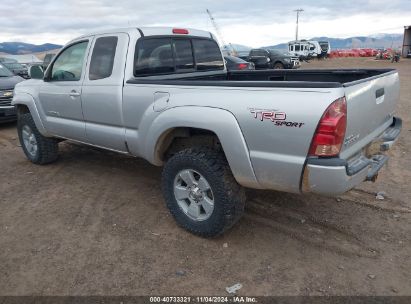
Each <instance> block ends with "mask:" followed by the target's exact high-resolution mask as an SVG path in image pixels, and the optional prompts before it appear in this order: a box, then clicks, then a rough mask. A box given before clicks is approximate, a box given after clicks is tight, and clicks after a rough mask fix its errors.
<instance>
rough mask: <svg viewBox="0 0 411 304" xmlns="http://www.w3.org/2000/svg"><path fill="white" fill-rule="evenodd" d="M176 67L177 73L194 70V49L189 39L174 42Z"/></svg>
mask: <svg viewBox="0 0 411 304" xmlns="http://www.w3.org/2000/svg"><path fill="white" fill-rule="evenodd" d="M173 47H174V55H175V65H176V70H177V71H184V70H192V69H194V58H193V49H192V48H191V42H190V40H188V39H175V40H173Z"/></svg>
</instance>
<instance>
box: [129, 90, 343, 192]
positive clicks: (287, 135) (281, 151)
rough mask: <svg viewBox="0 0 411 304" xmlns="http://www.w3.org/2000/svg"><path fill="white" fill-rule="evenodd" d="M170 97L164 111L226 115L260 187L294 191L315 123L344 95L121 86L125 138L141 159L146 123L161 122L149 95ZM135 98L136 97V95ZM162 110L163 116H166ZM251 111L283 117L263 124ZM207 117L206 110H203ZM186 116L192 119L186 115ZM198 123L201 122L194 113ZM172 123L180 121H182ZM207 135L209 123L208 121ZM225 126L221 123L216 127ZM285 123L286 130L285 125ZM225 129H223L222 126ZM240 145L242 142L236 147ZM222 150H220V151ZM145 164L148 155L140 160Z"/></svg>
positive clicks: (148, 124)
mask: <svg viewBox="0 0 411 304" xmlns="http://www.w3.org/2000/svg"><path fill="white" fill-rule="evenodd" d="M156 91H162V92H168V93H170V99H169V102H168V103H169V105H168V109H170V108H174V107H185V106H196V107H212V108H218V109H223V110H226V111H228V112H230V113H232V114H233V116H234V117H235V119H236V120H237V122H238V124H239V127H240V129H241V133H242V134H243V136H244V139H245V142H246V145H247V148H248V152H249V156H250V160H251V163H252V167H253V169H254V172H255V176H256V178H257V180H258V183H259V184H260V187H261V188H265V189H273V190H281V191H288V192H299V191H300V190H299V188H300V179H301V175H302V171H303V168H304V164H305V160H306V157H307V151H308V149H309V145H310V143H311V139H312V136H313V133H314V131H315V129H316V127H317V124H318V121H319V120H320V118H321V116H322V115H323V112H324V111H325V109H326V108H327V107H328V106H329V105H330V104H331V102H332V101H334V100H335V99H337V98H339V97H341V96H342V95H343V90H342V88H326V89H291V88H229V87H211V86H210V87H208V86H207V87H204V86H198V87H196V86H174V85H162V86H161V88H160V87H159V86H158V85H126V86H125V90H124V107H125V108H124V112H125V116H124V117H125V123H126V128H127V130H126V132H128V138H129V139H130V140H131V139H132V138H133V137H134V138H137V144H136V147H135V148H136V151H137V153H138V154H144V153H147V152H144V153H143V151H142V150H141V148H142V147H143V146H144V143H143V139H144V138H146V133H147V132H148V130H149V128H150V125H151V123H152V122H153V121H154V120H155V119H156V118H157V116H158V117H159V118H161V115H162V114H161V112H160V113H158V112H154V111H153V107H152V101H153V97H152V94H153V93H154V92H156ZM137 92H138V94H139V96H138V97H135V96H136V95H135V93H137ZM167 111H168V110H167V109H166V110H165V111H164V112H167ZM255 111H265V112H283V113H285V116H286V118H285V119H284V120H283V124H276V123H275V122H272V121H271V120H270V119H262V120H261V117H260V116H259V115H256V114H255V113H256V112H255ZM204 113H206V111H204ZM186 115H191V114H190V112H189V111H187V112H186ZM195 115H198V119H201V120H203V119H206V117H203V116H202V115H199V114H198V112H196V113H195ZM175 120H176V121H178V120H181V121H182V122H183V121H185V118H184V117H175ZM209 121H210V124H209V127H210V130H212V129H213V118H212V117H210V119H209ZM224 123H226V124H230V123H231V122H230V121H223V122H221V124H224ZM287 123H288V125H289V126H287ZM227 127H228V125H227ZM238 144H239V146H240V145H241V143H238ZM223 148H224V146H223ZM142 156H143V157H145V158H147V159H150V156H149V155H142Z"/></svg>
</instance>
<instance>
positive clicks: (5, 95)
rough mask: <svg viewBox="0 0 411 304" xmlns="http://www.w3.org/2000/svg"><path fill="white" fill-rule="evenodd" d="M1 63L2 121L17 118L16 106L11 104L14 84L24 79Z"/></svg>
mask: <svg viewBox="0 0 411 304" xmlns="http://www.w3.org/2000/svg"><path fill="white" fill-rule="evenodd" d="M23 80H24V79H23V78H21V77H20V76H15V75H14V74H13V73H12V72H10V71H9V70H8V69H7V68H6V67H5V66H4V65H3V64H2V63H0V122H7V121H14V120H16V118H17V116H16V108H15V107H14V106H12V105H11V100H12V99H13V90H14V86H15V85H16V84H17V83H19V82H21V81H23Z"/></svg>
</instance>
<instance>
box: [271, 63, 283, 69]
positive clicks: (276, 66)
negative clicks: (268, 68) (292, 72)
mask: <svg viewBox="0 0 411 304" xmlns="http://www.w3.org/2000/svg"><path fill="white" fill-rule="evenodd" d="M273 69H274V70H281V69H284V65H283V64H282V63H281V62H276V63H275V64H274V66H273Z"/></svg>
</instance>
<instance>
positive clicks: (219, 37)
mask: <svg viewBox="0 0 411 304" xmlns="http://www.w3.org/2000/svg"><path fill="white" fill-rule="evenodd" d="M206 11H207V14H208V16H209V17H210V20H211V24H212V25H213V27H214V29H215V31H216V34H217V38H218V40H220V42H221V43H222V44H223V47H224V49H225V50H226V51H227V53H228V55H235V54H236V53H237V52H236V50H235V49H234V47H233V45H232V44H231V43H230V44H229V46H230V48H231V50H230V49H229V48H228V45H227V44H226V43H225V40H224V38H223V34H221V31H220V28H219V27H218V25H217V22H216V21H215V19H214V17H213V15H212V14H211V12H210V11H209V10H208V9H207V10H206Z"/></svg>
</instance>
